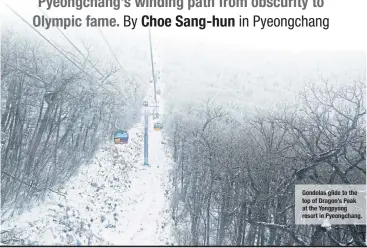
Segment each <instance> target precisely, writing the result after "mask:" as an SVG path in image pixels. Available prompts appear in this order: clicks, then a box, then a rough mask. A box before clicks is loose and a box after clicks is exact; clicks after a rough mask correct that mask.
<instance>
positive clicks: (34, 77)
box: [2, 61, 47, 84]
mask: <svg viewBox="0 0 367 248" xmlns="http://www.w3.org/2000/svg"><path fill="white" fill-rule="evenodd" d="M2 62H3V63H4V64H6V65H7V66H10V67H12V68H13V69H15V70H17V71H20V72H22V73H24V74H25V75H27V76H28V77H30V78H33V79H36V80H38V81H40V82H42V83H45V84H47V82H46V81H44V80H43V79H41V78H38V77H36V76H33V75H32V74H30V73H28V72H26V71H24V70H22V69H19V68H18V67H16V66H14V65H11V64H9V63H8V62H6V61H2Z"/></svg>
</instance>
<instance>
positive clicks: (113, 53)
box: [98, 28, 131, 82]
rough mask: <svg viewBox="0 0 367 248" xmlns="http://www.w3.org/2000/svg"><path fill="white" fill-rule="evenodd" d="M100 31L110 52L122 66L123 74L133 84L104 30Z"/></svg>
mask: <svg viewBox="0 0 367 248" xmlns="http://www.w3.org/2000/svg"><path fill="white" fill-rule="evenodd" d="M98 31H99V33H100V34H101V35H102V37H103V39H104V41H105V42H106V44H107V46H108V47H109V49H110V51H111V53H112V55H113V56H114V57H115V59H116V61H117V63H118V64H119V65H120V67H121V69H122V72H123V73H124V74H125V76H126V77H127V79H128V81H130V82H131V79H130V78H129V76H128V75H127V73H126V71H125V69H124V67H123V66H122V64H121V63H120V61H119V60H118V58H117V56H116V54H115V52H114V51H113V49H112V47H111V45H110V43H109V42H108V41H107V39H106V37H105V35H104V34H103V32H102V30H101V29H100V28H98Z"/></svg>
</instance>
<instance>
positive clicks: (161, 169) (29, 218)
mask: <svg viewBox="0 0 367 248" xmlns="http://www.w3.org/2000/svg"><path fill="white" fill-rule="evenodd" d="M162 111H163V102H162V101H160V112H161V113H162ZM153 123H154V121H153V120H152V117H151V116H150V117H149V166H144V165H143V159H144V156H143V154H144V150H143V149H144V141H143V140H144V124H143V118H142V121H141V122H140V123H138V124H136V125H135V126H134V127H133V128H131V129H130V130H129V136H130V138H129V143H128V144H125V145H115V144H113V141H112V140H111V142H110V143H108V144H106V145H105V146H104V147H102V148H101V149H100V150H99V152H98V153H97V154H96V156H95V158H94V160H93V162H92V163H91V164H88V165H84V166H82V167H81V168H80V170H79V172H78V174H77V175H75V176H74V177H73V178H71V180H69V181H68V182H67V183H66V184H65V187H64V188H62V189H60V191H61V192H64V193H65V197H63V196H61V195H58V194H55V193H52V192H50V193H49V194H48V196H47V198H46V200H45V201H44V202H43V203H42V204H41V205H40V206H38V207H35V208H33V209H31V210H30V211H28V212H25V213H23V214H22V215H20V216H17V217H14V218H12V219H11V220H10V221H7V222H6V223H3V224H2V230H12V231H13V235H14V236H15V237H16V238H17V239H19V240H22V242H21V243H22V244H24V245H31V244H33V245H171V244H174V242H173V240H172V238H171V231H170V227H171V224H170V223H171V222H170V220H171V219H170V216H169V192H170V189H169V185H170V184H169V182H168V181H169V170H170V166H171V163H172V162H171V156H170V154H169V153H168V152H167V151H166V147H165V145H164V144H163V142H162V141H163V137H162V132H160V131H158V132H157V131H154V129H153Z"/></svg>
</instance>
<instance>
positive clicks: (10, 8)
mask: <svg viewBox="0 0 367 248" xmlns="http://www.w3.org/2000/svg"><path fill="white" fill-rule="evenodd" d="M4 5H5V6H6V7H7V8H8V9H9V10H10V11H11V12H13V13H14V14H15V15H16V16H18V17H19V18H20V19H21V20H22V21H23V22H24V23H26V24H27V25H28V26H29V27H31V28H32V29H33V30H34V31H35V32H36V33H37V34H38V35H40V36H41V37H42V38H43V39H44V40H46V41H47V43H49V44H50V45H51V46H52V47H54V48H55V49H56V50H57V51H58V52H59V53H61V54H62V55H63V56H64V57H65V58H66V59H67V60H68V61H70V62H71V63H72V64H73V65H75V66H76V67H77V68H78V69H79V70H80V71H82V72H83V73H84V74H85V75H86V76H88V77H89V78H90V79H91V80H93V78H92V77H91V76H90V75H89V74H88V73H87V72H86V71H84V70H83V69H82V68H81V67H80V66H78V65H77V64H76V63H75V62H74V61H73V60H72V59H70V58H69V57H68V56H66V55H65V54H64V53H63V52H62V51H61V50H60V49H59V48H58V47H57V46H56V45H55V44H53V43H52V42H51V41H50V40H49V39H48V38H46V37H45V36H44V35H43V34H42V33H41V32H39V31H38V30H37V29H36V28H35V27H33V26H32V25H31V24H29V23H28V21H27V20H25V19H24V18H23V17H22V16H21V15H20V14H18V12H16V11H15V10H14V9H13V8H12V7H10V6H9V5H8V4H6V3H4ZM97 84H99V85H100V86H101V87H102V88H103V89H105V90H106V91H108V92H109V93H111V91H109V90H108V89H106V88H105V87H103V85H101V84H100V83H98V82H97Z"/></svg>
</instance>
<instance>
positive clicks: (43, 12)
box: [38, 7, 104, 77]
mask: <svg viewBox="0 0 367 248" xmlns="http://www.w3.org/2000/svg"><path fill="white" fill-rule="evenodd" d="M38 10H40V11H41V12H42V14H44V15H45V16H46V17H47V18H50V17H49V16H48V15H47V14H46V13H45V11H43V10H42V9H41V8H40V7H38ZM56 28H57V30H59V32H60V33H61V34H62V35H63V36H64V38H65V39H66V40H67V41H68V42H69V43H70V44H71V45H72V46H73V47H74V48H75V50H77V51H78V52H79V53H80V54H81V55H82V56H83V57H84V58H85V59H86V60H87V61H88V62H89V63H90V64H91V65H92V67H93V68H94V69H95V70H96V71H97V72H98V73H99V74H100V75H101V76H102V77H103V76H104V75H103V74H102V73H101V71H100V70H98V69H97V68H96V67H95V65H94V64H93V63H92V61H90V59H88V58H87V57H86V56H85V55H84V54H83V53H82V52H81V51H80V49H79V48H78V47H77V46H76V45H74V43H73V42H72V41H71V40H70V39H69V38H68V37H67V36H66V35H65V33H64V32H63V31H62V30H61V29H60V28H59V27H56Z"/></svg>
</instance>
